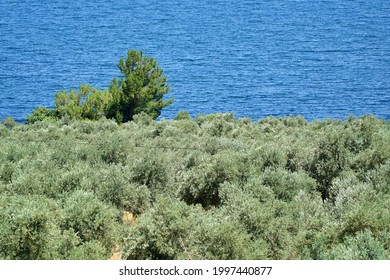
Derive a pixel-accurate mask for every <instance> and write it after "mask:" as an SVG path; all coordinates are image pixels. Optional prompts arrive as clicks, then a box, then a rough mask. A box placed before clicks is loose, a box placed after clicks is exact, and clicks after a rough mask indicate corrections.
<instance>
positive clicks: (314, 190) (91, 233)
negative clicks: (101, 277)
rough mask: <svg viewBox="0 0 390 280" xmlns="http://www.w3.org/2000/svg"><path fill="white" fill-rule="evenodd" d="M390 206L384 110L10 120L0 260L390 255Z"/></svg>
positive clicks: (0, 201) (2, 179)
mask: <svg viewBox="0 0 390 280" xmlns="http://www.w3.org/2000/svg"><path fill="white" fill-rule="evenodd" d="M389 205H390V124H389V122H386V121H383V120H380V119H377V118H375V117H372V116H365V117H362V118H353V117H350V118H349V119H347V120H345V121H341V120H323V121H313V122H307V121H306V120H305V119H303V118H302V117H286V118H275V117H268V118H265V119H262V120H259V121H256V122H253V121H251V120H250V119H248V118H242V119H235V118H234V116H233V114H230V113H228V114H213V115H199V116H197V117H196V118H190V117H189V116H188V113H186V112H180V113H179V114H178V115H177V117H176V118H175V119H174V120H160V121H155V120H153V116H148V115H147V114H145V113H141V114H138V115H135V116H134V117H133V118H132V121H129V122H126V123H124V124H121V125H119V124H117V123H116V122H115V121H113V120H105V119H102V120H99V121H94V122H92V121H79V120H71V119H70V118H68V117H67V116H66V115H65V117H63V118H62V119H60V120H55V121H53V120H46V121H36V122H34V123H33V124H30V125H18V124H15V123H13V122H12V121H10V120H9V119H8V120H5V121H3V124H2V125H0V259H108V258H110V256H111V254H112V251H113V250H114V248H120V251H121V256H122V258H123V259H390V251H389V250H390V248H389V246H390V209H389ZM124 213H131V215H134V216H135V217H136V220H135V222H134V221H126V220H123V219H122V217H123V214H124Z"/></svg>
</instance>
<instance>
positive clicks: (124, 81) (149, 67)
mask: <svg viewBox="0 0 390 280" xmlns="http://www.w3.org/2000/svg"><path fill="white" fill-rule="evenodd" d="M117 66H118V68H119V70H120V71H121V73H122V74H123V76H124V77H123V78H120V79H113V81H112V82H111V85H110V89H109V91H110V93H111V97H112V101H111V103H110V105H109V107H108V110H107V117H108V118H114V119H116V120H117V122H119V123H121V122H127V121H131V120H132V119H133V116H134V115H136V114H138V113H141V112H145V113H147V114H148V115H150V116H151V117H152V118H153V119H156V118H157V117H158V116H159V115H160V114H161V110H162V109H163V108H164V107H166V106H168V105H170V104H171V103H172V102H173V99H170V100H168V101H164V100H163V96H164V95H165V94H167V93H168V92H169V85H168V84H167V83H166V80H167V79H166V77H165V76H163V70H162V69H161V68H160V67H158V65H157V61H156V60H155V59H153V58H150V57H147V56H144V55H143V52H138V51H136V50H132V51H129V52H128V53H127V58H126V59H123V58H121V59H120V60H119V63H118V64H117Z"/></svg>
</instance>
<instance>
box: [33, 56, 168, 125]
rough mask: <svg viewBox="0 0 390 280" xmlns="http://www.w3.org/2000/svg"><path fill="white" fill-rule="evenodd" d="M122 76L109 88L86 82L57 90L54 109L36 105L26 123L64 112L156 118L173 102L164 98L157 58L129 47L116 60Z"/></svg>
mask: <svg viewBox="0 0 390 280" xmlns="http://www.w3.org/2000/svg"><path fill="white" fill-rule="evenodd" d="M117 66H118V68H119V70H120V71H121V73H122V75H123V77H121V78H119V79H117V78H114V79H113V80H112V82H111V85H110V87H109V89H107V90H104V91H102V90H100V89H96V88H92V87H91V86H89V85H80V90H79V91H78V92H77V91H75V90H73V89H71V90H70V91H69V93H68V92H67V91H60V92H58V93H56V101H55V109H47V108H41V107H38V108H37V109H36V110H34V111H33V112H32V114H31V115H29V116H28V117H27V123H30V124H31V123H34V122H36V121H42V120H48V119H59V118H62V117H63V116H65V115H67V116H69V117H70V118H71V119H76V120H83V119H89V120H98V119H100V118H101V117H106V118H111V119H115V120H116V121H117V122H118V123H124V122H128V121H131V120H132V119H133V116H134V115H136V114H139V113H141V112H143V113H146V114H147V115H149V116H151V117H152V118H153V119H156V118H157V117H158V116H159V115H160V114H161V110H162V109H163V108H165V107H166V106H168V105H170V104H171V103H172V102H173V98H172V99H169V100H168V101H164V100H163V97H164V95H165V94H167V93H168V92H169V85H168V84H167V83H166V80H167V79H166V77H165V76H163V70H162V69H161V68H160V67H158V65H157V61H156V60H155V59H153V58H151V57H147V56H144V54H143V52H142V51H140V52H138V51H136V50H131V51H129V52H128V53H127V58H126V59H123V58H121V59H120V60H119V63H118V64H117Z"/></svg>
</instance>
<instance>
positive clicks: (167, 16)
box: [0, 0, 390, 122]
mask: <svg viewBox="0 0 390 280" xmlns="http://www.w3.org/2000/svg"><path fill="white" fill-rule="evenodd" d="M129 49H138V50H143V51H144V53H145V54H146V55H148V56H152V57H154V58H156V59H157V60H158V63H159V66H160V67H161V68H162V69H164V72H165V75H166V76H167V78H168V83H169V85H170V87H171V92H170V93H169V96H167V97H168V98H170V97H174V98H175V101H174V103H173V104H172V105H171V106H170V107H168V108H166V109H164V110H163V113H162V115H161V117H162V118H167V119H170V118H172V117H173V116H175V115H176V114H177V112H178V111H180V110H187V111H189V112H190V114H191V115H192V116H196V115H197V114H200V113H206V114H208V113H214V112H234V113H235V115H236V116H237V117H251V118H252V119H254V120H257V119H259V118H262V117H265V116H268V115H275V116H286V115H290V114H294V115H303V116H304V117H305V118H306V119H308V120H313V119H323V118H342V119H345V118H346V117H347V116H348V115H355V116H361V115H364V114H373V115H375V116H378V117H381V118H385V119H390V1H388V0H343V1H341V0H340V1H338V0H316V1H313V0H291V1H287V0H286V1H282V0H268V1H265V0H264V1H263V0H240V1H232V0H229V1H228V0H212V1H210V0H196V1H195V0H187V1H172V0H164V1H160V0H149V1H146V0H133V1H130V0H129V1H125V0H117V1H111V0H104V1H103V0H94V1H83V0H77V1H75V0H67V1H53V0H51V1H50V0H46V1H45V0H41V1H36V0H28V1H26V0H17V1H16V0H0V119H3V118H4V117H7V116H12V117H14V118H15V119H16V120H17V121H20V122H22V121H24V119H25V118H26V116H27V115H28V114H29V113H31V111H32V110H34V108H35V107H36V106H45V107H51V106H53V104H54V94H55V92H57V91H60V90H62V89H69V88H77V87H78V85H79V84H84V83H90V84H91V85H93V86H97V87H100V88H106V87H107V86H108V85H109V83H110V81H111V80H112V78H113V77H116V76H119V70H118V69H117V68H116V63H117V62H118V60H119V58H120V57H124V56H126V53H127V50H129Z"/></svg>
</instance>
